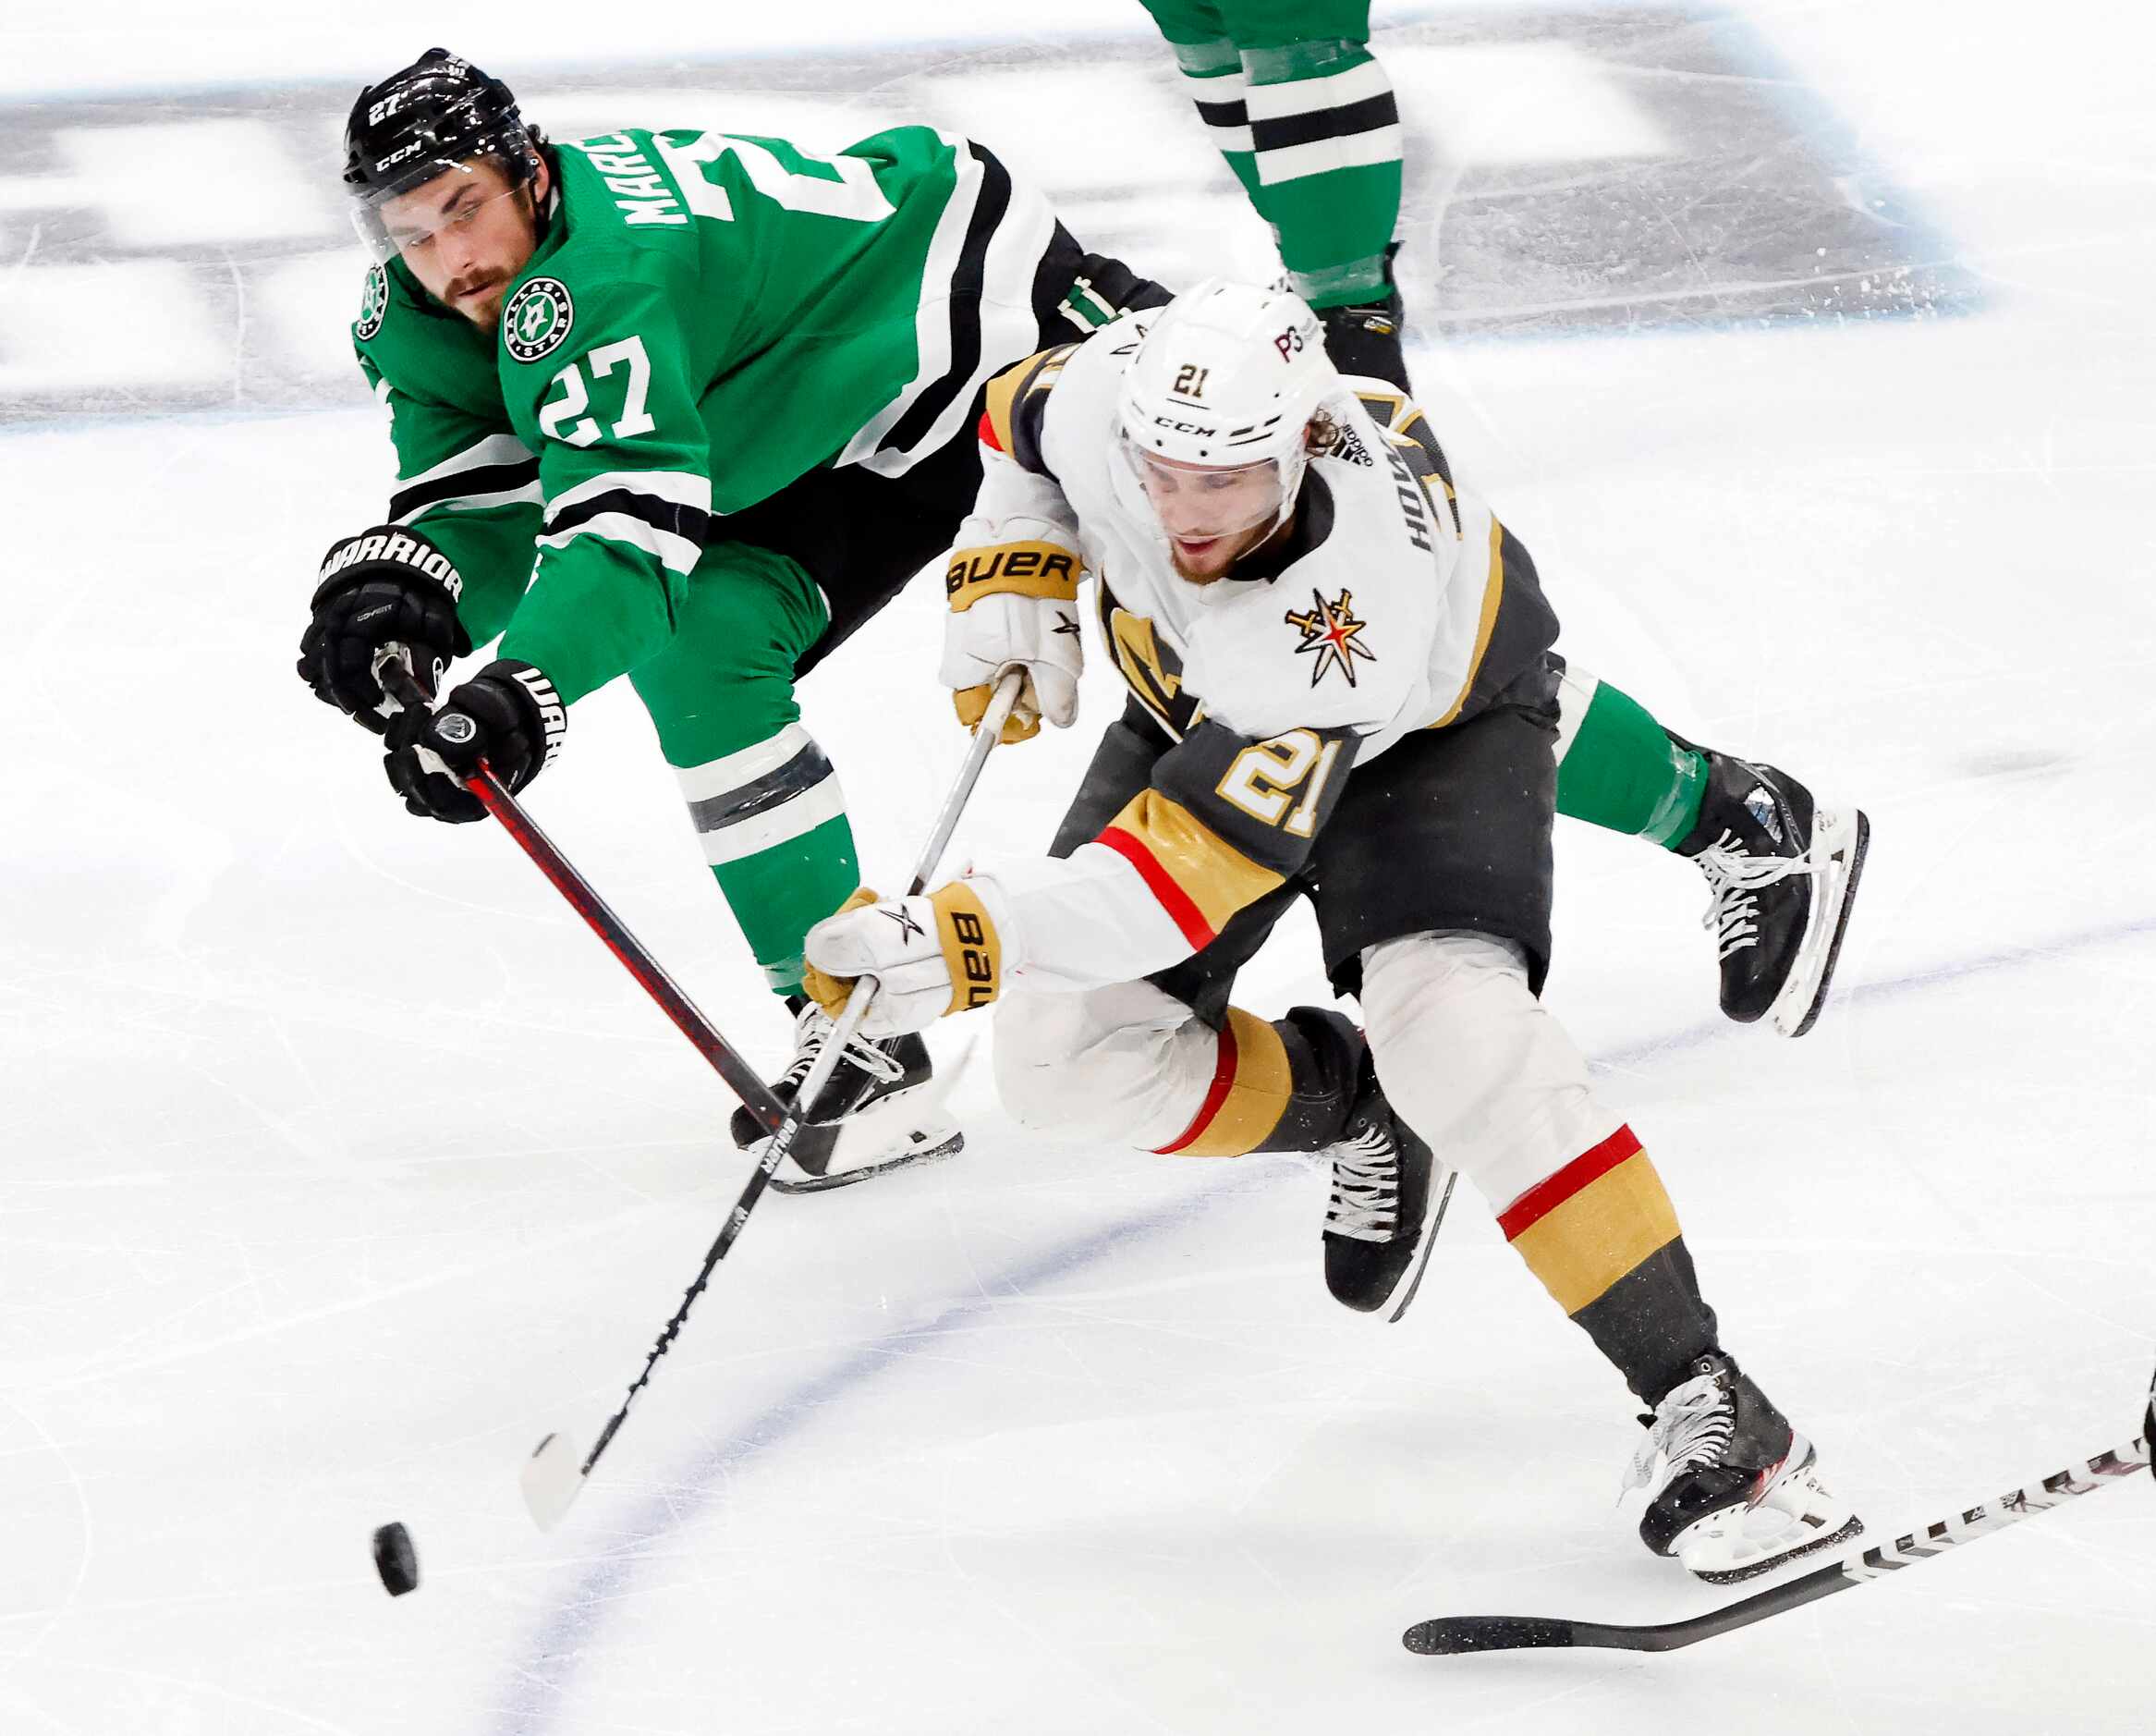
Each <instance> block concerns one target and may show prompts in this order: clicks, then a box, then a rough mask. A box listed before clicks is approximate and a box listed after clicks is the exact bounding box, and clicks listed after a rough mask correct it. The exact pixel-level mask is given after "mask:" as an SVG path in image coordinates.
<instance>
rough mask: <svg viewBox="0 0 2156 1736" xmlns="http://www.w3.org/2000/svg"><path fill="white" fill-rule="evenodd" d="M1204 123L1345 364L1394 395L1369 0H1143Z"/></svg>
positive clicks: (1399, 370)
mask: <svg viewBox="0 0 2156 1736" xmlns="http://www.w3.org/2000/svg"><path fill="white" fill-rule="evenodd" d="M1145 4H1146V7H1147V9H1148V10H1149V11H1150V12H1151V14H1152V15H1153V19H1154V21H1155V22H1156V23H1157V24H1158V25H1159V26H1160V30H1161V34H1162V35H1163V36H1164V37H1166V38H1167V40H1168V43H1169V44H1170V46H1171V47H1173V48H1174V50H1175V64H1176V65H1177V67H1180V68H1181V70H1182V73H1183V78H1184V83H1185V89H1186V90H1187V92H1188V94H1189V96H1190V99H1191V101H1192V102H1193V103H1194V104H1196V106H1197V109H1198V113H1199V117H1200V119H1201V120H1202V121H1203V122H1204V123H1205V126H1206V129H1207V132H1208V133H1209V134H1210V136H1211V137H1212V141H1213V142H1214V143H1215V144H1216V145H1217V146H1218V147H1219V149H1220V152H1221V154H1222V155H1223V156H1224V157H1225V158H1226V159H1227V163H1228V166H1229V167H1230V168H1231V169H1232V170H1234V171H1235V175H1236V179H1237V180H1239V181H1241V182H1242V184H1243V189H1244V190H1245V191H1246V192H1247V193H1249V196H1250V202H1251V203H1252V204H1254V205H1255V206H1256V207H1257V209H1258V214H1259V215H1260V216H1261V217H1263V218H1264V219H1265V221H1266V222H1267V223H1268V224H1270V225H1271V226H1272V228H1273V236H1274V238H1275V239H1276V241H1277V242H1278V244H1279V247H1280V257H1281V263H1283V264H1284V265H1285V266H1286V268H1287V276H1288V283H1289V285H1290V287H1293V288H1294V289H1295V291H1296V293H1297V294H1298V295H1300V296H1302V297H1303V298H1304V300H1307V301H1309V303H1310V305H1311V306H1312V307H1314V308H1316V309H1317V310H1318V313H1319V316H1320V318H1321V319H1322V321H1323V322H1324V325H1325V344H1326V348H1328V349H1329V350H1330V351H1331V352H1332V354H1333V359H1334V361H1336V362H1337V363H1339V365H1340V367H1341V368H1342V369H1343V370H1345V371H1346V372H1347V373H1361V374H1376V375H1378V376H1380V377H1382V378H1383V379H1387V380H1390V381H1392V382H1393V383H1394V384H1395V385H1398V386H1399V387H1400V388H1401V389H1402V390H1403V391H1404V390H1406V389H1407V365H1406V362H1405V361H1403V359H1402V357H1401V354H1400V333H1399V324H1400V303H1399V298H1398V296H1397V295H1396V294H1395V290H1394V287H1393V273H1392V255H1393V238H1394V231H1395V229H1396V228H1397V227H1398V226H1399V221H1400V184H1401V169H1400V115H1399V108H1398V105H1397V104H1396V103H1395V100H1394V96H1393V86H1392V80H1391V79H1389V78H1388V77H1387V76H1386V73H1385V70H1384V68H1383V67H1382V66H1381V65H1379V63H1378V62H1377V60H1376V59H1375V58H1374V57H1373V56H1372V55H1371V54H1370V6H1369V4H1368V0H1212V3H1207V0H1145Z"/></svg>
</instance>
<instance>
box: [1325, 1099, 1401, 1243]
mask: <svg viewBox="0 0 2156 1736" xmlns="http://www.w3.org/2000/svg"><path fill="white" fill-rule="evenodd" d="M1329 1155H1330V1156H1331V1157H1332V1159H1333V1203H1332V1204H1331V1205H1330V1206H1329V1207H1327V1209H1326V1212H1325V1231H1326V1233H1327V1234H1328V1235H1333V1236H1346V1237H1348V1238H1349V1239H1351V1240H1352V1241H1391V1240H1392V1239H1393V1236H1394V1233H1395V1230H1396V1229H1398V1226H1399V1221H1400V1153H1399V1149H1398V1147H1396V1146H1395V1144H1394V1143H1393V1140H1392V1135H1391V1134H1389V1133H1388V1132H1386V1131H1385V1130H1384V1128H1383V1125H1382V1124H1378V1123H1373V1124H1372V1125H1370V1126H1369V1127H1367V1128H1365V1129H1363V1131H1361V1132H1359V1133H1358V1134H1357V1135H1356V1136H1355V1137H1354V1138H1353V1139H1350V1140H1345V1141H1343V1142H1342V1143H1339V1144H1337V1145H1335V1146H1334V1147H1333V1149H1332V1151H1331V1153H1330V1154H1329Z"/></svg>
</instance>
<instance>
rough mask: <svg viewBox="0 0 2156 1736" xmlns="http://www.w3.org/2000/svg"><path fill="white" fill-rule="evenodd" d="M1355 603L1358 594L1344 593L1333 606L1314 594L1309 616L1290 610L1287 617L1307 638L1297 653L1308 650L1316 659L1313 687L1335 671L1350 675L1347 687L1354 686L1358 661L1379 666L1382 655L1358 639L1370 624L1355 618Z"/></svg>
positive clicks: (1313, 665) (1289, 622)
mask: <svg viewBox="0 0 2156 1736" xmlns="http://www.w3.org/2000/svg"><path fill="white" fill-rule="evenodd" d="M1354 603H1355V595H1354V593H1352V592H1349V591H1343V592H1341V593H1340V595H1339V597H1338V598H1337V599H1336V600H1335V601H1334V602H1331V603H1328V602H1326V601H1325V599H1324V597H1323V596H1322V594H1321V593H1318V592H1316V591H1312V592H1311V593H1310V610H1309V614H1307V615H1304V614H1301V613H1299V612H1297V610H1295V609H1290V610H1288V612H1287V614H1286V615H1285V617H1283V618H1284V619H1285V621H1286V622H1287V624H1288V625H1289V626H1290V627H1292V628H1294V629H1295V630H1296V631H1297V632H1298V633H1300V634H1301V635H1302V636H1303V642H1302V643H1301V644H1299V645H1297V647H1296V651H1297V654H1301V653H1303V652H1306V651H1307V652H1310V653H1312V654H1314V655H1315V657H1316V661H1315V662H1314V663H1313V664H1311V666H1310V685H1311V686H1312V687H1315V686H1317V684H1318V683H1319V682H1320V681H1322V680H1323V679H1325V677H1326V675H1327V674H1328V673H1330V672H1331V671H1332V670H1334V669H1337V670H1339V671H1340V673H1341V674H1342V675H1344V676H1346V678H1347V685H1348V686H1349V687H1353V686H1354V685H1355V660H1356V658H1358V657H1360V658H1361V659H1362V660H1363V661H1364V662H1365V663H1375V662H1376V661H1377V660H1378V654H1377V653H1376V652H1374V651H1372V650H1370V648H1369V647H1368V646H1367V645H1365V644H1363V643H1362V642H1360V641H1359V640H1358V639H1357V638H1356V635H1357V634H1358V633H1359V632H1361V631H1362V630H1363V629H1364V628H1365V627H1368V626H1369V625H1370V623H1369V622H1368V621H1358V620H1357V619H1356V618H1355V609H1354Z"/></svg>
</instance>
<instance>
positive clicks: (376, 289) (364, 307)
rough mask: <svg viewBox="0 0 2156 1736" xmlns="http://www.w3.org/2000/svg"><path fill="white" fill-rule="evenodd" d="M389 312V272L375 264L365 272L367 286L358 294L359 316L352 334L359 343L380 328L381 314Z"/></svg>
mask: <svg viewBox="0 0 2156 1736" xmlns="http://www.w3.org/2000/svg"><path fill="white" fill-rule="evenodd" d="M386 312H389V274H388V273H387V272H385V271H384V270H383V269H382V267H381V266H379V265H375V266H372V267H370V268H369V270H368V272H367V287H366V288H365V290H364V291H362V292H361V294H360V296H359V319H358V320H356V321H355V322H354V323H353V325H352V336H355V337H357V338H358V339H359V341H360V342H361V343H365V342H366V341H367V340H368V339H369V338H370V337H372V336H374V334H375V333H376V332H378V331H380V330H381V329H382V316H383V315H384V313H386Z"/></svg>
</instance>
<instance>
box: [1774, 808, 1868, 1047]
mask: <svg viewBox="0 0 2156 1736" xmlns="http://www.w3.org/2000/svg"><path fill="white" fill-rule="evenodd" d="M1822 845H1823V847H1824V848H1823V850H1822V848H1821V847H1822ZM1812 849H1813V850H1814V852H1815V854H1817V855H1820V856H1822V857H1823V858H1824V861H1823V862H1822V864H1821V866H1820V867H1819V868H1818V869H1817V870H1816V872H1815V874H1814V876H1813V879H1812V899H1811V923H1810V927H1809V932H1808V933H1807V934H1806V935H1805V936H1804V945H1803V946H1802V947H1799V948H1798V950H1797V962H1796V964H1795V965H1794V966H1793V967H1792V968H1791V970H1790V972H1789V980H1788V981H1787V982H1786V983H1784V984H1783V985H1782V992H1781V993H1780V994H1779V995H1777V996H1775V997H1774V1004H1773V1006H1772V1008H1771V1009H1769V1012H1770V1014H1771V1016H1772V1019H1773V1021H1774V1029H1775V1030H1776V1031H1778V1032H1780V1033H1782V1034H1783V1035H1784V1036H1785V1037H1800V1036H1802V1035H1803V1034H1804V1033H1806V1032H1808V1031H1809V1030H1810V1029H1811V1028H1812V1026H1813V1025H1815V1024H1817V1023H1818V1022H1819V1016H1820V1013H1821V1009H1823V1008H1824V1007H1825V1006H1826V1004H1827V992H1828V990H1829V989H1831V988H1832V987H1833V981H1834V966H1835V964H1836V963H1838V962H1839V961H1840V960H1841V957H1842V937H1843V935H1845V934H1846V933H1847V932H1848V929H1849V913H1850V911H1853V910H1855V909H1856V907H1857V884H1858V881H1859V880H1861V879H1862V878H1863V876H1864V858H1865V856H1866V855H1867V854H1868V853H1869V852H1870V849H1871V822H1870V819H1869V818H1868V817H1867V816H1866V814H1865V813H1864V810H1863V809H1861V808H1852V809H1850V810H1848V811H1847V812H1846V813H1829V812H1827V811H1825V810H1821V812H1820V813H1818V815H1817V816H1816V818H1815V822H1814V829H1813V833H1812ZM1830 913H1831V920H1830Z"/></svg>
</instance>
